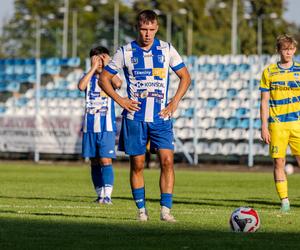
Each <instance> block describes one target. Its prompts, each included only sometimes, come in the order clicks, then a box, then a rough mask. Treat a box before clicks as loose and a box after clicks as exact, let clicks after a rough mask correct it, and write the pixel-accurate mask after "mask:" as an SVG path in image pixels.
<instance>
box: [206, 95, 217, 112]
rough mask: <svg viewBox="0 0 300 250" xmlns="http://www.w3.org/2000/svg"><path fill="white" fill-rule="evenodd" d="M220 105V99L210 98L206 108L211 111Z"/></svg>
mask: <svg viewBox="0 0 300 250" xmlns="http://www.w3.org/2000/svg"><path fill="white" fill-rule="evenodd" d="M218 104H219V100H218V99H215V98H209V99H207V103H206V107H207V108H210V109H211V108H215V107H217V106H218Z"/></svg>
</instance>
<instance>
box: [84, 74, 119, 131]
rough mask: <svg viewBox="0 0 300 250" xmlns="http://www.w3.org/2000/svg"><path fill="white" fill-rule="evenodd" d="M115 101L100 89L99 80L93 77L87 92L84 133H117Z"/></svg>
mask: <svg viewBox="0 0 300 250" xmlns="http://www.w3.org/2000/svg"><path fill="white" fill-rule="evenodd" d="M116 130H117V128H116V116H115V106H114V101H113V100H112V99H111V98H110V97H108V96H107V94H106V93H105V92H104V91H103V90H102V89H101V88H100V87H99V84H98V78H97V77H96V76H95V75H93V77H92V78H91V80H90V82H89V84H88V85H87V88H86V91H85V116H84V122H83V128H82V131H83V132H84V133H86V132H93V133H99V132H106V131H116Z"/></svg>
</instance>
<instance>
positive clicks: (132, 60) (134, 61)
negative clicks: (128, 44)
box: [131, 57, 139, 64]
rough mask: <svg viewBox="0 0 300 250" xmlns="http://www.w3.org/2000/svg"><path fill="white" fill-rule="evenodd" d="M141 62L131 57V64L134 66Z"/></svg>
mask: <svg viewBox="0 0 300 250" xmlns="http://www.w3.org/2000/svg"><path fill="white" fill-rule="evenodd" d="M138 62H139V60H138V58H137V57H131V63H132V64H137V63H138Z"/></svg>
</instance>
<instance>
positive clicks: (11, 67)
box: [5, 65, 15, 75]
mask: <svg viewBox="0 0 300 250" xmlns="http://www.w3.org/2000/svg"><path fill="white" fill-rule="evenodd" d="M14 73H15V66H14V65H6V66H5V74H7V75H12V74H14Z"/></svg>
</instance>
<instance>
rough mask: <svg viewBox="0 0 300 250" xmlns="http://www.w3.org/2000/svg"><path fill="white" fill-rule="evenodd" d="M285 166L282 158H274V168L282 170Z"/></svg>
mask: <svg viewBox="0 0 300 250" xmlns="http://www.w3.org/2000/svg"><path fill="white" fill-rule="evenodd" d="M284 166H285V159H284V158H275V159H274V167H275V168H283V167H284Z"/></svg>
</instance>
